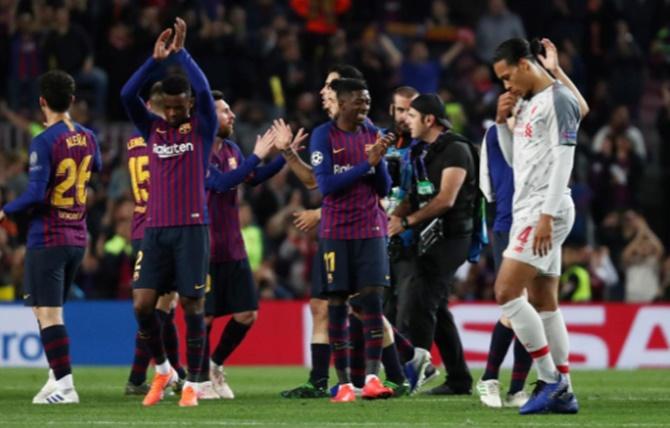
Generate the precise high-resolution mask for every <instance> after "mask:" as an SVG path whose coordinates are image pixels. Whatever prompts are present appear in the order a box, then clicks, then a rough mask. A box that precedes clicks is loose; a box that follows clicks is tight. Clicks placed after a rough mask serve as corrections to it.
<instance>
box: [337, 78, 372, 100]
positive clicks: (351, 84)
mask: <svg viewBox="0 0 670 428" xmlns="http://www.w3.org/2000/svg"><path fill="white" fill-rule="evenodd" d="M330 88H331V89H332V90H333V91H335V93H336V94H337V97H338V98H339V97H340V96H342V95H345V94H350V93H352V92H355V91H366V90H367V89H368V85H366V84H365V82H364V81H362V80H360V79H347V78H344V79H335V80H333V81H332V82H330Z"/></svg>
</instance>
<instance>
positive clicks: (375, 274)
mask: <svg viewBox="0 0 670 428" xmlns="http://www.w3.org/2000/svg"><path fill="white" fill-rule="evenodd" d="M337 82H338V85H337V87H334V88H333V89H334V90H335V91H336V93H337V100H338V106H339V111H338V116H337V119H336V120H335V121H331V122H328V123H325V124H323V125H321V126H319V127H317V128H316V129H315V130H314V132H313V134H312V138H311V141H310V160H311V164H312V167H313V168H314V172H315V175H316V179H317V183H318V186H319V190H320V191H321V193H322V194H323V196H324V199H323V205H322V218H321V224H320V230H319V237H320V238H321V239H322V245H323V255H324V264H325V269H326V282H327V292H328V295H329V299H328V300H329V307H328V330H329V340H330V344H331V348H332V350H333V353H334V355H335V368H336V371H337V375H338V380H339V384H340V386H339V389H338V393H337V395H336V396H335V397H334V398H333V399H332V401H333V402H347V401H354V400H355V395H354V390H353V385H352V383H351V377H350V373H349V353H348V343H349V332H348V329H347V316H348V309H347V305H346V301H347V298H348V297H349V296H350V295H352V294H356V293H358V294H360V297H359V302H360V305H361V309H362V314H363V325H364V337H365V352H366V355H365V364H366V368H365V373H366V379H365V386H364V388H363V393H362V395H363V398H368V399H375V398H386V397H389V396H391V395H393V390H392V389H391V388H387V387H385V386H383V385H382V383H381V381H380V380H379V378H378V376H377V375H378V373H379V368H380V360H381V353H382V342H383V332H384V323H383V315H382V308H381V306H382V298H381V291H382V289H383V287H385V286H388V284H389V266H388V258H387V257H386V227H387V226H386V215H385V213H384V210H383V209H382V207H381V204H380V198H381V197H383V196H386V194H387V193H388V191H389V187H390V177H389V175H388V171H387V170H386V163H385V161H384V160H383V154H384V151H385V150H386V147H387V145H388V138H381V137H379V134H378V131H377V129H376V128H374V127H373V126H371V124H369V122H368V121H367V120H366V119H367V114H368V111H369V109H370V95H369V92H368V90H367V86H366V85H365V83H364V82H362V81H360V80H356V79H339V80H338V81H337Z"/></svg>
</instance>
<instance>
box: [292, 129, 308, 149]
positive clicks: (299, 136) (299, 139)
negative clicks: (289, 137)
mask: <svg viewBox="0 0 670 428" xmlns="http://www.w3.org/2000/svg"><path fill="white" fill-rule="evenodd" d="M307 137H309V133H307V132H305V128H300V129H298V132H297V133H296V134H295V137H293V141H292V142H291V148H292V149H293V150H295V151H296V152H299V151H300V150H302V149H304V148H305V146H303V145H302V143H303V142H304V141H305V140H306V139H307Z"/></svg>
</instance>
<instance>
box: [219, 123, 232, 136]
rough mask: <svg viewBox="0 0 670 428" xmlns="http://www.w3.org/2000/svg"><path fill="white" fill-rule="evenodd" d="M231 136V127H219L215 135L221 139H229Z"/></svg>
mask: <svg viewBox="0 0 670 428" xmlns="http://www.w3.org/2000/svg"><path fill="white" fill-rule="evenodd" d="M231 135H233V126H232V125H231V126H221V127H219V132H217V133H216V136H217V137H219V138H222V139H225V138H230V136H231Z"/></svg>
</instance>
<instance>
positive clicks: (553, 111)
mask: <svg viewBox="0 0 670 428" xmlns="http://www.w3.org/2000/svg"><path fill="white" fill-rule="evenodd" d="M533 51H535V52H539V46H537V47H536V49H534V50H531V45H530V44H529V43H528V42H527V41H526V40H523V39H510V40H507V41H505V42H503V43H502V44H501V45H500V46H498V48H497V49H496V52H495V57H494V70H495V73H496V75H497V76H498V78H500V79H501V80H502V81H503V84H504V85H505V89H506V90H507V91H508V92H507V93H505V94H503V95H502V96H501V97H500V99H499V101H498V111H497V113H496V123H497V131H498V139H499V143H500V149H501V150H502V152H503V155H504V156H505V159H506V160H507V162H508V163H509V164H510V165H512V169H513V172H514V198H513V203H512V227H511V230H510V242H509V245H508V247H507V249H506V250H505V252H504V253H503V262H502V265H501V267H500V271H499V273H498V277H497V279H496V284H495V293H496V300H497V302H498V303H499V304H500V305H501V307H502V312H503V315H504V316H505V317H507V318H508V319H509V320H510V322H511V325H512V328H513V330H514V333H515V335H516V337H517V338H518V339H519V340H520V341H521V343H522V344H523V345H524V347H525V348H526V349H527V350H528V352H529V353H530V355H531V356H532V357H533V359H534V361H535V363H536V364H537V371H538V378H539V379H538V384H537V387H536V389H535V391H534V392H533V394H532V396H531V397H530V399H529V400H528V401H527V402H526V404H524V405H523V406H522V407H521V409H520V413H521V414H533V413H545V412H549V411H551V412H557V413H576V412H577V411H578V409H579V407H578V404H577V400H576V399H575V397H574V395H573V394H572V393H571V392H569V387H570V386H569V380H568V378H567V377H566V376H565V375H564V374H563V373H566V372H567V364H568V355H569V344H568V334H567V329H566V328H565V322H564V321H563V317H562V315H561V312H560V311H559V310H558V285H559V282H558V280H559V276H560V269H561V245H562V244H563V241H564V240H565V238H566V237H567V235H568V233H569V232H570V229H571V228H572V225H573V223H574V218H575V208H574V203H573V201H572V198H571V197H570V189H569V188H568V182H569V180H570V174H571V172H572V166H573V158H574V152H575V146H576V144H577V128H578V127H579V121H580V119H581V114H580V105H579V104H580V103H579V101H578V99H577V98H576V97H575V95H574V94H573V93H571V91H570V89H569V88H568V87H566V86H565V85H564V84H562V83H559V82H558V81H556V80H554V78H553V77H552V76H551V75H550V74H549V73H548V72H547V71H546V70H545V69H544V68H543V67H542V65H541V64H540V63H539V62H538V59H537V57H536V55H534V52H533ZM517 98H521V99H522V101H521V102H520V103H519V104H518V106H517V111H516V114H515V119H516V120H515V125H514V130H513V132H512V131H510V129H509V128H508V126H507V118H508V116H509V115H510V114H511V112H512V109H513V108H514V106H515V104H517V102H516V99H517ZM524 290H527V291H528V300H526V298H525V297H524V296H523V292H524ZM529 301H530V302H529ZM531 303H532V304H531ZM548 341H549V342H548ZM557 366H558V367H559V368H561V369H560V371H559V368H557Z"/></svg>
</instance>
